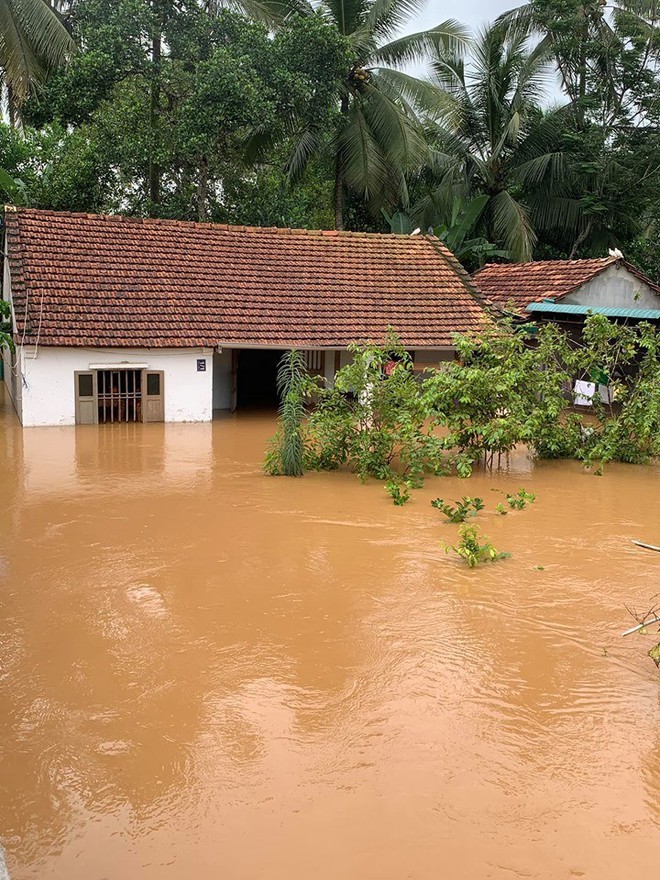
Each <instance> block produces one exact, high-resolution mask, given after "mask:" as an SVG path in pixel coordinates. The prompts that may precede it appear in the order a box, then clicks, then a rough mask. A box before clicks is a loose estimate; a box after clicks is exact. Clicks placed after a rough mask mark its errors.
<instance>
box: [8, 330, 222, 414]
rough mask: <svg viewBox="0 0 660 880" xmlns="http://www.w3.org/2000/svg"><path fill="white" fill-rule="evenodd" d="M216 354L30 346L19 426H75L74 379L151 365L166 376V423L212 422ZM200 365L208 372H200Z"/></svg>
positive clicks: (24, 367)
mask: <svg viewBox="0 0 660 880" xmlns="http://www.w3.org/2000/svg"><path fill="white" fill-rule="evenodd" d="M212 357H213V352H212V350H211V349H208V348H207V349H202V348H194V349H192V348H180V349H179V348H162V349H160V348H159V349H145V348H121V349H118V348H106V349H103V348H65V347H45V346H39V348H38V349H35V348H34V347H33V346H26V347H25V349H24V351H23V354H22V369H21V376H20V380H21V385H22V393H21V396H22V401H21V410H22V411H21V413H20V415H21V421H22V422H23V425H24V426H25V427H31V426H37V425H73V424H75V421H76V407H75V388H74V375H75V373H76V372H78V371H85V370H89V369H90V365H92V364H104V365H105V364H108V365H110V364H112V365H114V364H121V363H123V364H125V365H129V364H131V363H134V364H147V365H148V366H147V369H149V370H162V371H163V373H164V397H165V421H166V422H205V421H208V420H210V419H211V417H212V387H213V362H212ZM198 360H199V361H202V362H204V364H205V366H206V369H205V370H203V371H201V370H198V363H197V362H198Z"/></svg>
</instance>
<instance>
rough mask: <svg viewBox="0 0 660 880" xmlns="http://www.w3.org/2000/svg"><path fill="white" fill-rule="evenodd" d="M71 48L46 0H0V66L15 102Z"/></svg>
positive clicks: (42, 78)
mask: <svg viewBox="0 0 660 880" xmlns="http://www.w3.org/2000/svg"><path fill="white" fill-rule="evenodd" d="M74 49H75V43H74V42H73V39H72V37H71V35H70V34H69V32H68V31H67V29H66V28H65V27H64V24H63V22H62V19H61V18H60V16H59V15H58V14H57V12H56V11H55V10H54V9H53V8H52V7H51V6H49V5H48V3H46V2H45V0H0V67H2V69H3V71H4V76H5V80H6V82H7V84H8V85H9V86H10V87H11V90H12V92H13V95H14V97H15V98H16V99H17V100H18V101H21V100H23V99H24V98H26V97H27V96H28V94H29V93H30V91H31V90H32V88H33V86H34V85H35V83H38V82H43V80H44V79H45V78H46V76H47V75H48V72H49V71H50V70H51V69H53V68H55V67H58V66H60V65H61V64H63V63H64V62H65V61H66V60H67V58H68V57H69V56H70V55H71V54H72V53H73V51H74Z"/></svg>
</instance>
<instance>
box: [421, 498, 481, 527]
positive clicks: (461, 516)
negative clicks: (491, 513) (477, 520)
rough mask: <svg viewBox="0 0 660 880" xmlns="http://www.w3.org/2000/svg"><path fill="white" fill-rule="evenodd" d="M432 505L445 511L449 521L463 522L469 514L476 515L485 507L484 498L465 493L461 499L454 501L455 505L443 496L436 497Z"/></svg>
mask: <svg viewBox="0 0 660 880" xmlns="http://www.w3.org/2000/svg"><path fill="white" fill-rule="evenodd" d="M431 507H435V508H436V510H439V511H440V512H441V513H444V515H445V517H446V518H447V522H450V523H462V522H465V520H466V519H467V518H468V517H469V516H476V515H477V513H478V512H479V511H480V510H483V509H484V500H483V498H470V497H469V496H468V495H464V496H463V497H462V498H461V500H460V501H454V506H453V507H452V505H451V504H448V503H447V502H446V501H443V499H442V498H436V499H435V500H434V501H432V502H431Z"/></svg>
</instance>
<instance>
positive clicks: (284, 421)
mask: <svg viewBox="0 0 660 880" xmlns="http://www.w3.org/2000/svg"><path fill="white" fill-rule="evenodd" d="M308 390H309V375H308V372H307V366H306V363H305V356H304V355H303V353H302V352H300V351H297V350H295V349H293V350H292V351H287V352H285V353H284V354H283V355H282V357H281V359H280V362H279V365H278V368H277V391H278V393H279V395H280V401H281V403H280V408H279V422H280V427H279V431H278V433H277V434H276V435H275V437H274V438H273V439H272V440H271V442H270V448H269V450H268V452H267V454H266V461H265V465H264V467H265V470H266V473H268V474H270V475H271V476H286V477H301V476H302V475H303V473H304V470H303V456H304V443H305V440H304V434H303V420H304V418H305V398H306V395H307V393H308Z"/></svg>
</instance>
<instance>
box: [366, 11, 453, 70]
mask: <svg viewBox="0 0 660 880" xmlns="http://www.w3.org/2000/svg"><path fill="white" fill-rule="evenodd" d="M468 42H469V37H468V32H467V31H466V29H465V28H464V27H463V25H461V24H459V23H458V22H457V21H454V20H453V19H448V20H447V21H443V22H442V23H441V24H439V25H437V26H436V27H434V28H430V29H429V30H427V31H419V32H418V33H416V34H408V35H407V36H404V37H399V38H398V39H396V40H392V41H391V42H390V43H386V44H385V45H384V46H380V47H379V48H378V49H376V51H375V52H374V54H373V62H374V63H375V64H378V65H381V64H388V65H394V66H401V65H405V64H409V63H410V62H415V61H417V62H419V61H425V60H426V59H427V58H428V56H429V55H431V54H433V53H434V52H443V53H445V54H448V53H454V54H460V52H462V51H464V50H465V49H466V47H467V45H468Z"/></svg>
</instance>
